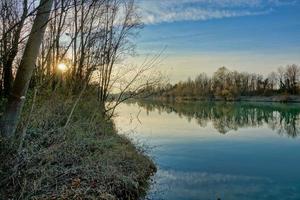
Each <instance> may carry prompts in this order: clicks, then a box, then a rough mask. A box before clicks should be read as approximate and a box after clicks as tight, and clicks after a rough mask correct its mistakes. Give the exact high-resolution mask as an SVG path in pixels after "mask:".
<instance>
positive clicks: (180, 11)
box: [139, 0, 295, 24]
mask: <svg viewBox="0 0 300 200" xmlns="http://www.w3.org/2000/svg"><path fill="white" fill-rule="evenodd" d="M293 3H295V1H280V0H267V1H266V0H160V1H149V0H140V1H139V7H140V9H141V15H142V18H143V22H144V23H145V24H158V23H163V22H178V21H204V20H209V19H222V18H230V17H241V16H253V15H265V14H268V13H270V12H272V11H273V7H276V6H283V5H290V4H293Z"/></svg>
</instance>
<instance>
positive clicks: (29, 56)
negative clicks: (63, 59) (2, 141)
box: [1, 0, 53, 138]
mask: <svg viewBox="0 0 300 200" xmlns="http://www.w3.org/2000/svg"><path fill="white" fill-rule="evenodd" d="M52 4H53V0H41V1H40V6H39V8H38V11H37V15H36V18H35V20H34V23H33V26H32V29H31V33H30V35H29V38H28V42H27V44H26V47H25V51H24V54H23V57H22V60H21V63H20V66H19V68H18V71H17V75H16V78H15V81H14V84H13V88H12V91H11V94H10V96H9V99H8V103H7V105H6V110H5V112H4V114H3V118H2V122H1V123H2V124H1V133H2V135H3V136H5V137H7V138H11V137H13V136H14V135H15V130H16V127H17V124H18V121H19V117H20V114H21V111H22V107H23V104H24V101H25V96H26V93H27V90H28V86H29V82H30V79H31V77H32V73H33V70H34V67H35V62H36V59H37V56H38V53H39V48H40V45H41V43H42V40H43V37H44V33H45V29H46V24H47V22H48V20H49V16H50V11H51V7H52Z"/></svg>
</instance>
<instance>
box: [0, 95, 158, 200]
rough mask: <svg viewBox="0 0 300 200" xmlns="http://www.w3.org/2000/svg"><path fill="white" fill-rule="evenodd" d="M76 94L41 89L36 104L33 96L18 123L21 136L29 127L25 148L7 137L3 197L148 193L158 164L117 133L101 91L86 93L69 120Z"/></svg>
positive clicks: (107, 196)
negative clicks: (103, 110) (102, 105)
mask: <svg viewBox="0 0 300 200" xmlns="http://www.w3.org/2000/svg"><path fill="white" fill-rule="evenodd" d="M40 97H42V98H40ZM76 98H77V97H70V96H69V97H66V96H65V95H57V94H56V95H53V94H42V95H37V98H36V100H35V101H34V104H33V107H32V101H31V100H28V102H27V105H26V107H25V111H24V115H23V117H22V119H23V121H22V123H21V125H20V126H19V129H18V133H19V134H18V135H19V137H22V136H21V135H22V133H24V132H26V136H25V138H24V142H23V144H22V146H21V148H20V147H19V144H13V145H10V146H8V145H7V142H6V141H4V140H3V139H1V146H0V148H1V149H0V156H1V164H0V167H1V168H0V175H1V182H0V184H1V187H0V188H1V189H0V197H1V198H0V199H103V200H106V199H107V200H109V199H138V198H139V197H141V196H143V195H144V194H145V193H146V191H147V188H148V181H149V177H150V176H151V175H152V174H153V173H154V172H155V170H156V169H155V165H154V164H153V162H152V161H151V160H150V159H149V158H148V157H147V156H146V155H145V154H144V152H143V150H142V149H140V148H138V147H136V146H135V145H133V144H132V142H131V141H130V140H129V139H127V138H126V137H123V136H120V135H118V134H117V132H116V129H115V127H114V124H113V122H112V121H110V120H106V119H105V117H103V116H102V115H101V112H99V110H98V107H99V106H98V102H97V101H96V100H95V97H93V96H90V95H89V94H88V93H87V94H84V95H83V98H82V99H81V100H80V102H79V104H78V105H77V106H76V109H75V110H74V113H73V115H72V118H71V121H70V123H69V125H68V126H65V123H66V120H67V118H68V116H69V113H70V112H71V110H72V107H73V105H74V102H75V101H76ZM31 99H32V98H31ZM32 108H33V109H32ZM31 110H32V112H31ZM29 113H31V114H30V115H29ZM28 122H29V123H28Z"/></svg>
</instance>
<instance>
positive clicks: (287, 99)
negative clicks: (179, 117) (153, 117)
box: [147, 95, 300, 103]
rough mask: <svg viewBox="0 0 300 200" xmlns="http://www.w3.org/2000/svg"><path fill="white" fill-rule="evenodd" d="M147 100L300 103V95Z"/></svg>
mask: <svg viewBox="0 0 300 200" xmlns="http://www.w3.org/2000/svg"><path fill="white" fill-rule="evenodd" d="M147 99H152V100H159V101H176V102H183V101H226V102H239V101H247V102H277V103H300V95H273V96H240V97H234V98H225V97H161V96H159V97H158V96H154V97H148V98H147Z"/></svg>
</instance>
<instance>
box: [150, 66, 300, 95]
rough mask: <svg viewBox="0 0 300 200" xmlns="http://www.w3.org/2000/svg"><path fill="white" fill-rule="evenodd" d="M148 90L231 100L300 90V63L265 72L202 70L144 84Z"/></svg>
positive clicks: (287, 93)
mask: <svg viewBox="0 0 300 200" xmlns="http://www.w3.org/2000/svg"><path fill="white" fill-rule="evenodd" d="M148 91H149V94H152V93H153V94H154V95H153V96H156V97H166V98H176V97H182V98H210V99H216V98H219V99H225V100H232V99H236V98H238V97H241V96H271V95H278V94H285V95H298V94H299V93H300V66H298V65H295V64H293V65H288V66H286V67H280V68H278V70H277V71H276V72H272V73H270V74H269V75H268V76H263V75H261V74H255V73H246V72H243V73H241V72H237V71H230V70H229V69H227V68H226V67H221V68H219V69H218V70H217V71H216V72H215V73H214V74H213V76H212V77H209V76H208V75H207V74H205V73H202V74H200V75H198V76H197V77H196V78H195V79H194V80H192V79H190V78H189V79H188V80H187V81H183V82H179V83H176V84H174V85H171V84H167V85H165V86H160V87H156V88H153V87H152V88H151V87H149V88H148Z"/></svg>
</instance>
